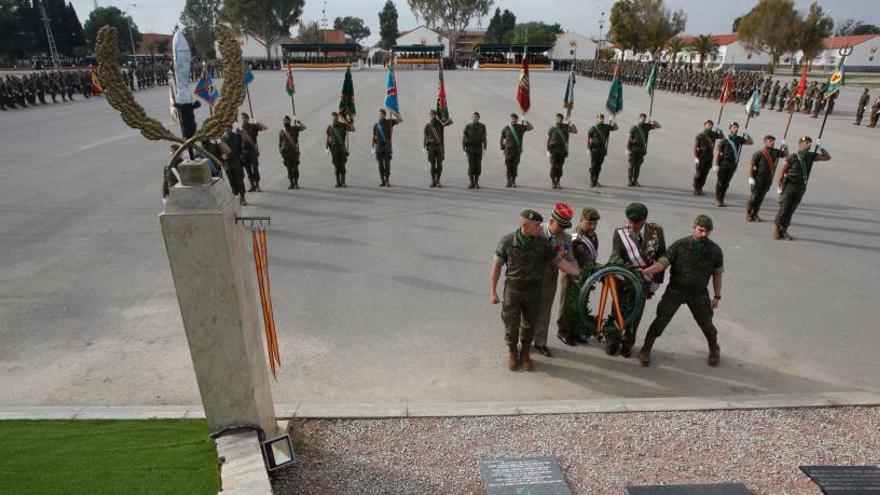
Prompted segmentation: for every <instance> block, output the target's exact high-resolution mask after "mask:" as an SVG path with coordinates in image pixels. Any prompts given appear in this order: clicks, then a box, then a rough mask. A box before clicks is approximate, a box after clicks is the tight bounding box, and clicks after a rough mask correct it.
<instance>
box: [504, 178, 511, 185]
mask: <svg viewBox="0 0 880 495" xmlns="http://www.w3.org/2000/svg"><path fill="white" fill-rule="evenodd" d="M510 180H511V179H510V177H508V178H507V184H505V185H504V187H511V186H510V184H511V182H510Z"/></svg>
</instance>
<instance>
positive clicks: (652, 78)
mask: <svg viewBox="0 0 880 495" xmlns="http://www.w3.org/2000/svg"><path fill="white" fill-rule="evenodd" d="M647 86H648V87H647V89H648V94H649V95H651V96H654V87H655V86H657V64H656V63H655V64H654V66H653V67H651V73H650V74H648V85H647Z"/></svg>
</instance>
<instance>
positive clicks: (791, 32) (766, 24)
mask: <svg viewBox="0 0 880 495" xmlns="http://www.w3.org/2000/svg"><path fill="white" fill-rule="evenodd" d="M798 26H799V19H798V14H797V11H795V10H794V1H793V0H760V2H759V3H758V5H756V6H755V8H753V9H752V10H751V11H750V12H749V13H748V14H746V15H744V16H743V17H742V20H740V23H739V31H738V34H739V39H740V41H742V43H743V46H744V47H745V48H746V50H748V51H750V52H752V53H757V52H761V53H766V54H767V55H769V56H770V70H771V71H772V70H773V69H774V68H775V67H776V65H777V64H778V63H779V59H780V57H782V55H783V54H785V53H789V52H793V51H795V50H797V44H798V41H797V38H798V33H797V29H798Z"/></svg>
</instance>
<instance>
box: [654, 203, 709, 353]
mask: <svg viewBox="0 0 880 495" xmlns="http://www.w3.org/2000/svg"><path fill="white" fill-rule="evenodd" d="M712 228H713V225H712V219H711V218H709V217H708V216H706V215H700V216H698V217H697V218H696V219H695V220H694V227H693V234H692V235H690V236H688V237H684V238H681V239H679V240H677V241H675V242H673V243H672V245H671V246H669V250H668V251H667V252H666V253H665V254H664V255H663V256H661V257H660V258H659V259H658V260H657V262H656V263H654V264H652V265H651V266H649V267H647V268H643V269H642V274H643V275H644V276H645V278H646V279H651V278H652V277H654V276H656V275H657V274H658V273H663V271H664V270H666V268H668V267H671V268H670V270H669V286H668V287H666V291H664V292H663V297H661V298H660V302H659V303H658V304H657V317H656V318H654V321H653V322H651V326H650V327H648V333H647V334H646V335H645V342H644V344H642V349H641V351H640V352H639V362H640V363H641V364H642V366H650V365H651V349H652V348H653V347H654V342H655V341H656V340H657V338H658V337H660V336H661V335H662V334H663V330H665V329H666V326H667V325H669V322H670V321H672V317H673V316H675V313H676V311H678V308H679V307H681V305H682V304H687V307H688V309H690V310H691V314H692V315H693V316H694V320H696V321H697V325H699V326H700V330H702V331H703V335H704V336H705V337H706V342H707V343H708V344H709V356H708V358H707V359H706V362H707V363H708V364H709V366H718V363H719V361H720V360H721V347H720V346H719V345H718V330H717V329H716V328H715V325H714V324H713V323H712V317H713V315H714V310H715V309H717V308H718V303H719V301H721V274H722V273H724V254H723V252H722V251H721V247H720V246H718V244H716V243H715V242H713V241H711V240H710V239H709V235H710V234H711V233H712ZM710 277H711V278H712V289H713V291H714V297H713V298H712V299H711V300H710V299H709V290H708V288H707V285H708V284H709V278H710Z"/></svg>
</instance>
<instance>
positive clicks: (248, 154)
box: [240, 112, 267, 192]
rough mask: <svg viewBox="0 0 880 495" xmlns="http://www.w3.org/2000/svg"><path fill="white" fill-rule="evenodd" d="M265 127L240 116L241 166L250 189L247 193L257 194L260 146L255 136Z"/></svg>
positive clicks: (249, 117)
mask: <svg viewBox="0 0 880 495" xmlns="http://www.w3.org/2000/svg"><path fill="white" fill-rule="evenodd" d="M266 129H267V127H266V126H265V125H263V124H260V123H259V122H256V121H254V122H251V116H250V115H248V114H247V113H244V112H242V114H241V132H240V134H241V164H242V166H243V167H244V170H245V172H247V178H248V182H250V185H251V188H250V189H248V192H255V191H256V192H259V191H261V189H260V146H259V144H258V143H257V136H258V135H259V134H260V132H261V131H265V130H266Z"/></svg>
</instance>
